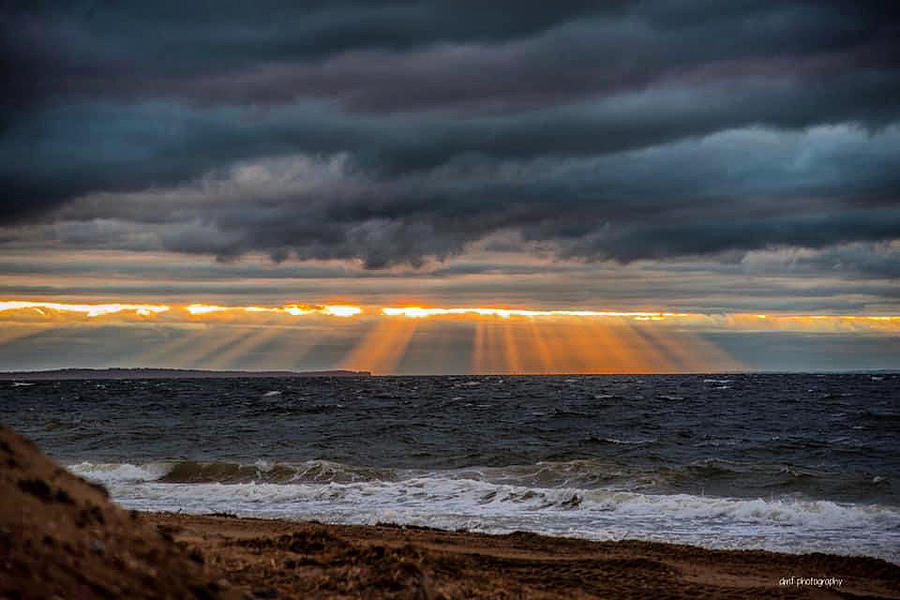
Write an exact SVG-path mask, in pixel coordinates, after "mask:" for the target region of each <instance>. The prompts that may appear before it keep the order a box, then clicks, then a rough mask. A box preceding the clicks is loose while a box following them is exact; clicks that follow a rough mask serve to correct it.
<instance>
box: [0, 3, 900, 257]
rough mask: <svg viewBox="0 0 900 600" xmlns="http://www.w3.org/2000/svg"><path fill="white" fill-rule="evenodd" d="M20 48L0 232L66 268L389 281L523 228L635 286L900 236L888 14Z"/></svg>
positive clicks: (589, 17)
mask: <svg viewBox="0 0 900 600" xmlns="http://www.w3.org/2000/svg"><path fill="white" fill-rule="evenodd" d="M2 23H3V24H2V27H3V34H4V35H3V46H2V48H0V49H2V52H3V55H4V63H3V71H2V76H3V81H4V83H5V84H6V85H5V90H6V91H5V94H4V103H3V107H4V117H3V122H2V127H3V128H2V134H0V185H2V186H3V189H4V197H3V200H2V202H3V213H2V221H0V222H2V223H5V224H7V227H8V228H12V230H15V228H16V227H22V226H23V224H25V223H29V224H32V225H33V226H35V227H38V228H40V227H42V226H47V224H55V226H54V227H53V228H52V230H51V229H48V230H46V231H44V234H43V235H47V236H50V235H52V236H55V237H54V238H53V241H54V243H61V244H63V245H67V246H69V247H78V248H89V247H98V248H126V249H167V250H176V251H180V252H192V253H193V252H196V253H207V254H213V255H216V256H219V257H220V258H233V257H237V256H240V255H241V254H243V253H245V252H250V251H263V252H267V253H269V254H271V256H272V257H273V258H275V259H277V260H281V259H284V258H286V257H291V256H293V257H297V258H301V259H311V258H326V259H330V258H334V259H361V260H362V261H363V262H364V263H365V264H366V265H367V266H369V267H371V268H380V267H385V266H389V265H393V264H398V263H410V264H413V265H420V264H422V262H423V261H424V260H425V259H427V258H429V257H438V258H443V257H447V256H451V255H454V254H457V253H460V252H462V251H463V249H464V248H465V247H466V245H467V244H469V243H471V242H473V241H476V240H479V239H482V238H484V237H485V236H488V235H491V234H493V233H496V232H498V231H506V230H514V231H518V232H520V233H521V236H522V237H523V238H524V239H525V240H526V242H536V243H547V244H550V245H551V246H552V247H553V248H554V249H555V251H557V252H559V254H560V255H562V256H565V257H578V258H586V259H615V260H621V261H631V260H636V259H643V258H653V259H663V260H664V259H667V258H670V257H677V256H684V255H719V254H722V253H728V252H733V251H739V252H745V251H748V250H756V249H765V248H771V247H807V248H827V247H829V246H833V245H837V244H843V243H848V242H879V241H885V240H892V239H896V238H898V237H900V217H898V213H897V209H896V205H897V196H896V195H897V190H898V189H900V177H898V175H897V173H898V172H900V168H898V166H900V156H898V152H897V150H896V148H897V146H896V142H897V133H896V132H897V125H896V124H897V122H898V120H900V69H898V67H900V50H898V47H900V45H898V43H897V42H896V40H897V39H898V23H900V18H898V10H897V9H895V8H893V7H892V6H891V5H890V4H887V3H876V2H849V1H846V2H843V1H833V2H763V1H749V0H748V1H741V2H729V3H720V2H707V1H700V0H697V1H694V2H686V3H679V5H678V6H677V7H676V6H675V5H673V4H672V3H669V2H662V1H651V2H613V3H591V2H552V3H547V2H524V3H523V2H515V3H512V2H497V3H484V2H478V3H476V2H469V1H465V2H439V1H432V2H412V1H409V2H396V3H375V2H313V3H294V2H261V3H254V4H253V5H250V4H247V3H244V2H216V3H212V4H209V3H203V2H197V3H184V2H140V3H137V2H135V3H112V2H93V3H75V4H72V3H56V2H39V3H22V4H21V5H18V4H17V3H12V4H8V5H6V8H5V9H4V19H3V22H2ZM829 126H834V127H830V128H829ZM829 132H831V133H829ZM335 157H340V158H339V159H336V158H335ZM298 160H299V161H300V162H302V163H303V164H304V165H306V166H304V167H303V170H301V171H300V172H299V173H298V172H295V171H292V170H291V169H293V168H295V166H296V164H297V161H298ZM292 161H293V162H292ZM303 161H305V162H303ZM292 165H293V166H292ZM248 169H249V171H248ZM254 169H255V170H254ZM248 172H250V173H257V172H258V176H259V177H258V178H257V179H253V178H252V177H251V180H252V181H249V182H248V181H245V180H242V179H240V177H238V176H237V175H236V173H237V174H240V173H243V174H244V175H246V173H248ZM260 178H261V179H260ZM304 178H306V179H304ZM307 180H314V181H316V182H318V183H316V185H313V186H310V185H305V184H304V181H307ZM98 223H101V225H98ZM22 231H25V230H24V229H23V230H22ZM29 231H32V230H29ZM48 232H49V233H48ZM22 235H24V234H22ZM29 235H32V237H31V238H29V239H31V240H32V241H34V240H35V239H39V238H40V235H42V234H33V232H32V233H29ZM34 235H37V237H34ZM4 237H6V238H8V239H11V240H13V241H15V240H17V239H19V240H20V241H21V239H20V238H21V236H19V235H18V234H16V233H7V235H6V236H4Z"/></svg>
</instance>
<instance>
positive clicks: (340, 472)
mask: <svg viewBox="0 0 900 600" xmlns="http://www.w3.org/2000/svg"><path fill="white" fill-rule="evenodd" d="M68 468H69V470H70V471H72V472H73V473H75V474H76V475H79V476H81V477H85V478H88V479H93V480H96V481H99V482H100V483H120V482H142V481H143V482H146V481H158V482H162V483H225V484H236V483H275V484H278V483H293V482H320V483H331V482H335V483H350V482H356V481H371V480H385V481H389V480H391V479H392V478H393V472H392V471H391V470H390V469H377V468H373V467H356V466H351V465H345V464H341V463H337V462H332V461H327V460H313V461H307V462H303V463H295V464H290V463H278V462H274V463H273V462H268V461H262V460H261V461H257V462H255V463H253V464H239V463H232V462H224V461H193V460H185V461H160V462H151V463H144V464H141V465H133V464H127V463H99V464H95V463H90V462H82V463H79V464H75V465H70V466H69V467H68Z"/></svg>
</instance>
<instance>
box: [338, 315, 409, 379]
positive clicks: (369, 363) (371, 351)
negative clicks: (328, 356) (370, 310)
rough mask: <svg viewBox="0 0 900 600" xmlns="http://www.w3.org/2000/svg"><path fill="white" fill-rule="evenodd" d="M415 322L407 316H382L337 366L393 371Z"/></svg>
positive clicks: (385, 371) (407, 343)
mask: <svg viewBox="0 0 900 600" xmlns="http://www.w3.org/2000/svg"><path fill="white" fill-rule="evenodd" d="M416 327H418V323H417V322H416V321H414V320H408V319H385V320H382V321H379V322H378V323H376V325H375V326H374V327H373V328H372V329H371V330H370V331H369V332H368V333H367V334H366V335H365V337H364V338H363V339H362V340H361V341H360V342H359V344H357V345H356V347H355V348H353V349H352V350H351V351H350V352H349V353H348V355H347V356H346V357H345V358H344V360H343V361H341V364H340V368H342V369H348V370H351V371H370V372H372V373H376V374H390V373H393V372H394V370H395V369H396V367H397V365H398V364H399V363H400V360H401V359H402V358H403V355H404V353H405V352H406V347H407V346H408V345H409V341H410V339H412V335H413V333H414V332H415V330H416Z"/></svg>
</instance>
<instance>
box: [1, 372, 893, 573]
mask: <svg viewBox="0 0 900 600" xmlns="http://www.w3.org/2000/svg"><path fill="white" fill-rule="evenodd" d="M0 420H2V422H3V423H5V424H7V425H9V426H12V427H13V428H15V429H17V430H19V431H20V432H22V433H24V434H25V435H27V436H29V437H31V438H32V439H34V440H35V441H36V442H37V443H39V444H40V445H41V446H42V447H43V448H44V449H45V450H46V451H47V452H49V453H50V454H51V455H53V456H54V457H55V458H57V459H58V460H60V461H61V462H63V463H64V464H66V465H68V467H69V469H70V470H72V471H73V472H75V473H77V474H79V475H82V476H84V477H87V478H90V479H93V480H96V481H99V482H101V483H103V484H104V485H106V486H107V487H108V488H109V490H110V492H111V493H112V495H113V497H114V499H115V500H117V501H118V502H119V503H121V504H123V505H124V506H126V507H129V508H137V509H142V510H172V511H185V512H191V513H208V512H228V513H236V514H238V515H246V516H264V517H282V518H290V519H318V520H320V521H323V522H336V523H369V524H371V523H377V522H395V523H404V524H414V525H426V526H432V527H441V528H447V529H460V528H465V529H469V530H475V531H485V532H509V531H514V530H527V531H534V532H540V533H546V534H551V535H566V536H575V537H584V538H590V539H602V540H608V539H623V538H632V539H645V540H659V541H668V542H679V543H690V544H698V545H701V546H707V547H715V548H765V549H770V550H780V551H788V552H811V551H824V552H832V553H838V554H864V555H869V556H878V557H882V558H886V559H888V560H892V561H894V562H898V561H900V487H898V485H900V375H897V374H882V375H871V374H846V375H797V374H746V375H708V376H706V375H659V376H647V375H641V376H613V375H598V376H453V377H448V376H441V377H371V378H308V379H220V380H143V381H140V380H139V381H59V382H50V381H48V382H34V383H31V384H19V383H12V382H0Z"/></svg>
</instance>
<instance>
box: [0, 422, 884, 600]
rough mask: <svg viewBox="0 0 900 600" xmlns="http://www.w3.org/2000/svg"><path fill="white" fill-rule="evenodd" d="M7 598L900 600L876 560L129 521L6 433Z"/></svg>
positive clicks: (0, 518) (194, 519) (0, 553)
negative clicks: (847, 599)
mask: <svg viewBox="0 0 900 600" xmlns="http://www.w3.org/2000/svg"><path fill="white" fill-rule="evenodd" d="M0 464H2V465H3V466H2V469H0V497H2V498H3V499H4V501H3V502H2V503H0V597H4V598H66V599H68V598H423V599H424V598H433V599H437V598H446V599H451V598H870V599H871V598H900V566H898V565H895V564H892V563H889V562H886V561H883V560H880V559H874V558H862V557H859V558H848V557H839V556H830V555H825V554H807V555H788V554H778V553H770V552H762V551H721V550H705V549H702V548H697V547H691V546H679V545H670V544H659V543H648V542H640V541H621V542H591V541H585V540H577V539H563V538H551V537H545V536H540V535H536V534H532V533H525V532H515V533H511V534H508V535H483V534H478V533H473V532H466V531H456V532H452V531H441V530H436V529H427V528H413V527H400V526H397V525H392V524H383V525H375V526H349V525H324V524H321V523H309V522H307V523H301V522H290V521H281V520H264V519H249V518H237V517H234V516H232V515H227V514H220V515H201V516H195V515H186V514H171V513H139V512H136V511H126V510H124V509H122V508H120V507H118V506H117V505H116V504H115V503H113V502H112V501H111V500H110V499H109V497H108V494H107V492H106V490H105V489H104V488H103V487H102V486H99V485H97V484H93V483H90V482H87V481H86V480H84V479H81V478H79V477H76V476H74V475H72V474H71V473H69V472H68V471H66V470H65V469H63V468H61V467H60V466H59V465H57V464H56V463H54V462H53V461H52V460H51V459H49V458H48V457H47V456H46V455H44V454H43V453H42V452H41V451H40V450H39V449H38V448H37V446H36V445H34V444H33V443H31V442H29V441H28V440H26V439H24V438H22V437H21V436H19V435H17V434H15V433H14V432H12V431H11V430H9V429H6V428H0Z"/></svg>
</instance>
